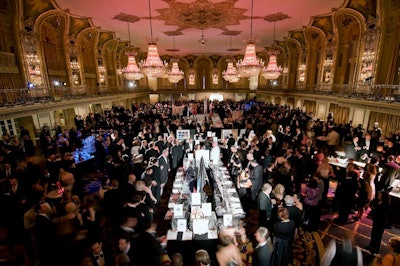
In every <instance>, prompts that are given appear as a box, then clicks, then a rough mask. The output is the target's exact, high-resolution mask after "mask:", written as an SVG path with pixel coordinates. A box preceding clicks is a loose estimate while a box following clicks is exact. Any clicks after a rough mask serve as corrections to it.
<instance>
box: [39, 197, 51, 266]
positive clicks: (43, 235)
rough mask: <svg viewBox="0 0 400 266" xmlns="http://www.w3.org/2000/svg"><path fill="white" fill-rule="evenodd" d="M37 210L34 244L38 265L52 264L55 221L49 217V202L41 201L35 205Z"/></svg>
mask: <svg viewBox="0 0 400 266" xmlns="http://www.w3.org/2000/svg"><path fill="white" fill-rule="evenodd" d="M35 210H36V212H37V215H36V218H35V229H34V234H35V237H34V239H35V241H37V242H36V243H34V246H35V247H36V248H37V249H38V254H39V260H40V265H43V266H47V265H49V266H50V265H54V261H53V255H54V252H53V251H54V233H55V223H54V222H53V221H52V220H51V219H50V214H51V207H50V204H49V203H47V202H45V201H41V202H39V203H38V204H37V205H36V206H35Z"/></svg>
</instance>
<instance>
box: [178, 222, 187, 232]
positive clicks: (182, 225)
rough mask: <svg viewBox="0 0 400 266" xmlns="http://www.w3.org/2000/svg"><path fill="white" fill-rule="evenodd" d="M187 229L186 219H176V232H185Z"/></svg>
mask: <svg viewBox="0 0 400 266" xmlns="http://www.w3.org/2000/svg"><path fill="white" fill-rule="evenodd" d="M186 229H187V221H186V219H178V226H177V228H176V230H177V231H178V232H185V231H186Z"/></svg>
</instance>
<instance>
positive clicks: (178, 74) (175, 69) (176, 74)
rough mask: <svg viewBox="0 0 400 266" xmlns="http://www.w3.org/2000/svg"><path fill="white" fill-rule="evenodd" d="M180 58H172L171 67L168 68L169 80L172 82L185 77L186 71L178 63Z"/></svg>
mask: <svg viewBox="0 0 400 266" xmlns="http://www.w3.org/2000/svg"><path fill="white" fill-rule="evenodd" d="M178 62H179V59H177V58H172V59H171V63H172V66H171V69H170V70H168V72H167V75H168V81H169V82H171V83H178V82H179V81H181V80H182V79H183V78H184V75H185V74H184V72H183V71H182V70H180V69H179V65H178Z"/></svg>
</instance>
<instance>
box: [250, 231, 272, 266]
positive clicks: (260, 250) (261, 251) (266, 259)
mask: <svg viewBox="0 0 400 266" xmlns="http://www.w3.org/2000/svg"><path fill="white" fill-rule="evenodd" d="M254 236H255V238H256V240H257V243H258V245H257V246H256V248H255V249H254V253H253V264H252V265H253V266H261V265H262V266H269V265H271V256H272V252H273V249H274V246H273V245H272V242H271V238H270V237H269V232H268V229H267V228H265V227H259V228H258V229H257V231H256V233H255V234H254Z"/></svg>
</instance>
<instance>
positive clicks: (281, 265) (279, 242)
mask: <svg viewBox="0 0 400 266" xmlns="http://www.w3.org/2000/svg"><path fill="white" fill-rule="evenodd" d="M295 227H296V225H295V223H294V222H293V221H292V220H290V219H289V212H288V210H287V209H286V208H282V209H280V210H278V222H276V223H275V225H274V235H275V237H274V241H273V242H274V251H273V253H272V261H271V265H274V266H287V265H289V263H290V264H293V248H292V245H293V235H294V231H295Z"/></svg>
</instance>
